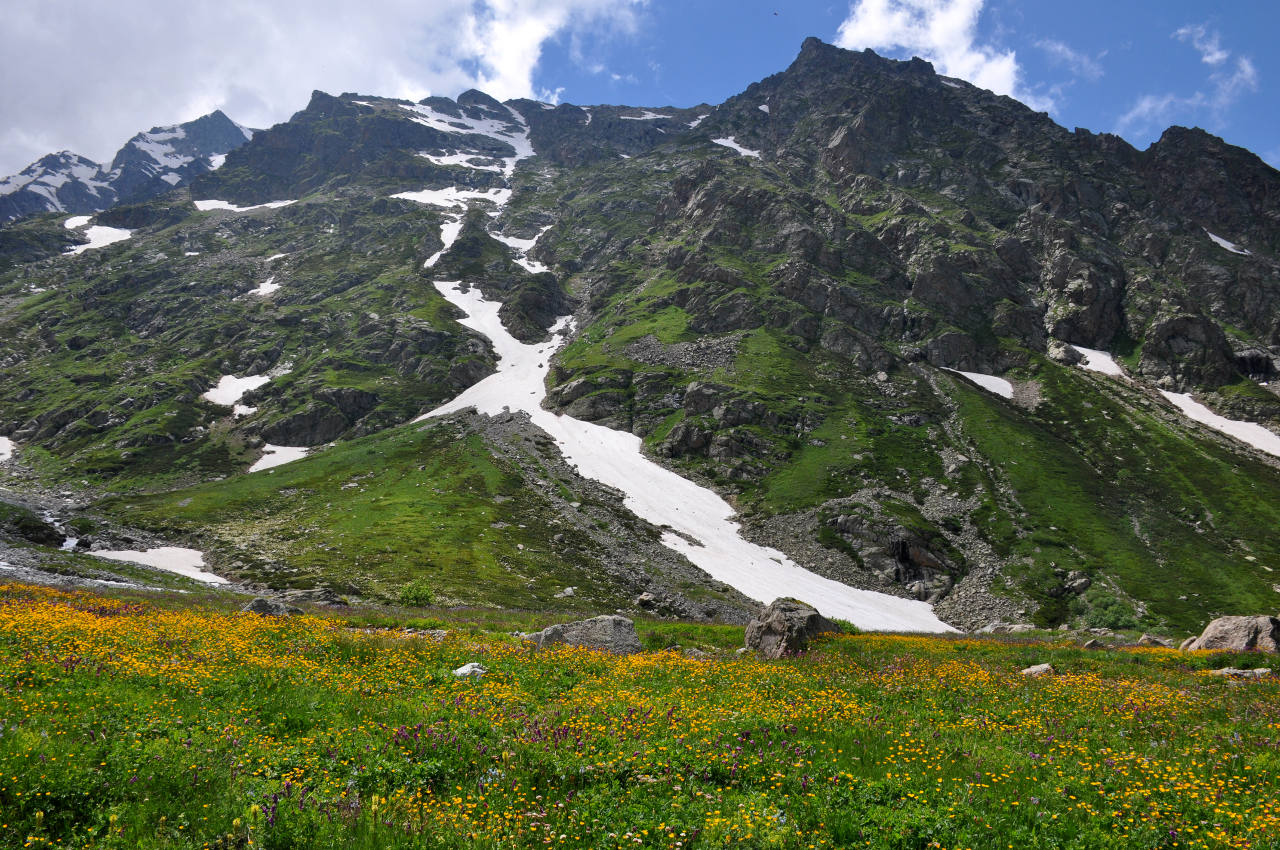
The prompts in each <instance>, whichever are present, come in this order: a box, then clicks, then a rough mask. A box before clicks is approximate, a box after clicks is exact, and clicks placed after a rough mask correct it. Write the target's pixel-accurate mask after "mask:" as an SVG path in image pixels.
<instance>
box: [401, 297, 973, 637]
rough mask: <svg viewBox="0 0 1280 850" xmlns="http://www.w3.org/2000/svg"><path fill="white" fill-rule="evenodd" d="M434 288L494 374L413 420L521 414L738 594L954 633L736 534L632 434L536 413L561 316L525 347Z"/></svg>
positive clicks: (877, 625)
mask: <svg viewBox="0 0 1280 850" xmlns="http://www.w3.org/2000/svg"><path fill="white" fill-rule="evenodd" d="M436 288H437V289H438V290H439V291H440V293H441V294H442V295H444V297H445V298H446V299H448V300H449V301H450V302H451V303H453V304H455V305H457V306H458V307H460V308H462V310H464V311H465V312H466V314H467V316H466V318H464V319H462V320H460V321H461V322H462V324H464V325H466V326H467V327H469V328H471V329H472V330H475V331H479V332H480V333H482V334H484V335H485V336H487V337H488V338H489V339H490V341H491V342H492V344H493V348H494V351H495V352H496V353H497V355H498V371H497V372H495V373H494V374H492V375H490V376H489V377H487V378H485V379H484V380H482V381H480V382H479V383H477V384H475V385H474V386H472V387H471V388H470V389H468V390H466V391H465V392H463V393H462V395H460V396H458V397H457V398H455V399H454V400H453V401H451V402H449V403H447V404H444V405H442V406H440V407H438V408H436V409H435V410H433V411H431V412H430V413H428V414H426V415H425V416H423V417H420V419H423V418H426V417H430V416H442V415H444V414H447V413H454V412H456V411H459V410H464V409H466V408H468V407H474V408H475V409H476V410H477V411H478V412H480V413H487V414H490V415H493V414H498V413H501V412H502V411H504V410H520V411H524V412H526V413H528V414H529V416H530V418H531V419H532V421H533V424H534V425H537V426H538V427H539V428H542V429H543V430H544V431H546V432H547V433H548V434H550V435H551V436H552V438H553V439H555V441H556V444H557V445H558V446H559V448H560V451H561V453H563V455H564V457H565V460H566V461H567V462H569V463H570V464H573V465H576V466H577V468H578V472H579V473H580V474H581V475H583V476H585V477H587V478H592V479H595V480H596V481H600V482H602V483H604V484H606V485H608V486H610V487H615V488H617V489H618V490H620V491H622V492H623V493H625V494H626V500H625V504H626V506H627V508H628V509H629V510H631V511H632V512H633V513H635V514H636V515H637V516H640V517H642V518H644V519H646V520H648V521H650V522H652V523H654V524H656V525H659V526H665V527H667V528H669V529H670V530H668V531H666V533H664V535H663V537H662V542H663V544H664V545H666V546H667V547H669V548H671V549H674V550H675V551H677V552H679V553H681V554H682V555H684V556H685V557H687V558H688V559H689V560H690V561H692V562H693V563H694V564H696V565H697V566H698V567H699V568H701V569H702V570H704V571H705V572H706V573H707V574H709V575H710V576H711V577H712V578H715V579H717V580H719V581H722V582H724V583H726V584H729V585H731V586H732V587H734V588H736V589H737V590H739V591H741V592H742V593H744V594H746V595H747V596H749V597H751V598H753V599H756V600H760V601H764V602H769V601H772V600H773V599H776V598H778V597H780V596H794V597H798V598H800V599H803V600H805V601H806V602H808V603H810V604H811V605H814V606H815V607H817V608H818V609H819V610H820V611H822V612H823V613H824V614H826V615H827V616H829V617H841V618H843V619H846V620H849V621H850V622H852V623H854V624H855V625H857V626H858V627H860V628H865V629H881V630H888V631H921V632H948V631H955V630H954V629H953V628H952V627H951V626H948V625H947V624H946V623H944V622H942V621H941V620H939V619H938V618H937V617H936V616H935V615H934V613H933V609H932V608H931V607H930V606H929V605H928V604H927V603H924V602H917V601H914V600H909V599H900V598H898V597H896V596H889V595H887V594H883V593H874V592H872V591H869V590H857V589H854V588H851V587H849V586H847V585H844V584H841V583H839V582H836V581H832V580H831V579H827V578H823V577H822V576H819V575H817V574H815V573H811V572H809V571H808V570H806V569H804V568H802V567H800V566H798V565H797V564H795V563H794V562H792V561H791V560H790V559H789V558H787V557H786V556H785V555H783V554H782V553H781V552H779V551H777V550H776V549H770V548H767V547H764V546H758V545H756V544H754V543H750V542H748V541H747V540H745V539H743V538H742V536H741V535H740V534H739V533H738V524H737V523H735V522H733V521H732V517H733V509H732V508H731V507H729V504H728V503H727V502H725V501H724V500H723V499H721V498H720V497H719V496H717V495H716V494H715V493H713V492H711V491H710V490H707V489H704V488H702V487H699V486H698V485H696V484H694V483H693V482H691V481H688V480H686V479H684V478H681V477H680V476H679V475H676V474H675V473H674V472H671V471H670V470H667V469H664V468H663V467H661V466H659V465H658V464H656V463H654V462H653V461H651V460H649V459H648V458H646V457H645V456H644V455H643V454H642V453H641V451H640V446H641V442H640V438H639V437H637V436H635V435H634V434H630V433H626V432H623V431H614V430H612V429H609V428H605V427H603V426H600V425H596V424H593V423H590V422H582V421H579V420H577V419H573V418H571V417H568V416H560V415H557V414H555V413H552V412H551V411H549V410H544V409H543V408H542V400H543V397H544V396H545V395H546V384H545V381H546V375H547V369H548V367H549V365H550V357H551V355H552V354H553V353H554V352H555V350H556V349H558V348H559V347H560V346H561V345H562V344H563V342H564V338H563V335H562V333H563V330H564V329H565V328H566V327H567V325H568V317H565V318H563V319H561V320H560V321H559V322H557V323H556V325H555V326H554V327H553V328H552V332H553V334H554V335H553V337H552V339H551V340H550V341H548V342H543V343H538V344H535V345H526V344H524V343H522V342H520V341H519V340H517V339H515V337H513V336H511V334H509V333H508V332H507V329H506V328H505V327H504V326H503V324H502V320H501V319H500V318H499V317H498V309H499V307H501V304H500V303H499V302H496V301H489V300H488V299H486V298H485V297H484V295H483V294H482V293H481V292H480V291H479V289H476V288H474V287H473V288H471V289H468V290H463V289H462V286H461V284H458V283H452V282H447V281H437V282H436ZM687 538H691V539H693V540H696V541H697V542H696V543H691V542H689V539H687Z"/></svg>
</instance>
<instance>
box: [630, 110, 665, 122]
mask: <svg viewBox="0 0 1280 850" xmlns="http://www.w3.org/2000/svg"><path fill="white" fill-rule="evenodd" d="M618 117H619V118H621V119H622V120H623V121H652V120H654V119H655V118H670V117H671V116H670V115H663V114H662V113H661V112H654V111H652V110H650V109H646V110H645V111H644V112H641V113H640V114H639V115H619V116H618Z"/></svg>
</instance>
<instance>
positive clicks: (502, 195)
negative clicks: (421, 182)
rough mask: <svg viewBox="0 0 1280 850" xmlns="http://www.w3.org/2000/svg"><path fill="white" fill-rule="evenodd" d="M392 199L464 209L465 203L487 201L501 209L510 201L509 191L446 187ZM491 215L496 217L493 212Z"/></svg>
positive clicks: (399, 193)
mask: <svg viewBox="0 0 1280 850" xmlns="http://www.w3.org/2000/svg"><path fill="white" fill-rule="evenodd" d="M391 197H393V198H403V199H404V200H406V201H414V202H416V203H419V204H427V205H428V206H433V207H465V206H466V205H467V201H488V202H490V203H492V204H494V205H495V206H497V207H501V206H502V205H504V204H505V203H506V202H507V201H509V200H511V190H510V189H462V188H459V187H457V186H447V187H445V188H444V189H423V190H421V191H419V192H398V193H397V194H394V195H392V196H391ZM493 215H497V212H496V211H495V212H494V213H493Z"/></svg>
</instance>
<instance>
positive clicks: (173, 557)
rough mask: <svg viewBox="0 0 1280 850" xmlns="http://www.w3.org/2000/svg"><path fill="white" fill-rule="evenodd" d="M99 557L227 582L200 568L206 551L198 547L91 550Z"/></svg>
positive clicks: (217, 581) (194, 577) (191, 576)
mask: <svg viewBox="0 0 1280 850" xmlns="http://www.w3.org/2000/svg"><path fill="white" fill-rule="evenodd" d="M89 554H91V555H94V556H95V557H98V558H105V559H107V560H108V561H129V562H131V563H134V564H142V565H143V566H145V567H155V568H156V569H158V570H164V571H165V572H170V573H177V574H178V575H180V576H186V577H187V578H193V579H195V580H196V581H203V582H205V583H207V584H227V580H226V579H225V578H223V577H222V576H219V575H214V574H213V573H210V572H205V571H204V570H202V569H200V568H201V567H203V566H204V553H203V552H200V551H198V550H196V549H183V548H181V547H179V546H159V547H157V548H155V549H147V550H145V551H138V550H135V549H120V550H118V551H113V552H90V553H89Z"/></svg>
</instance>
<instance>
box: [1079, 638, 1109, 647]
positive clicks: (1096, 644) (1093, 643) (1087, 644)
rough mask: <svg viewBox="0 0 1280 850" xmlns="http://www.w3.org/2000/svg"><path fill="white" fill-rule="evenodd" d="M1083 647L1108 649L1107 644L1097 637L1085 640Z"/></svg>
mask: <svg viewBox="0 0 1280 850" xmlns="http://www.w3.org/2000/svg"><path fill="white" fill-rule="evenodd" d="M1082 647H1083V648H1084V649H1106V646H1105V645H1104V644H1103V643H1102V641H1100V640H1098V639H1097V638H1089V639H1088V640H1087V641H1085V642H1084V644H1083V645H1082Z"/></svg>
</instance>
